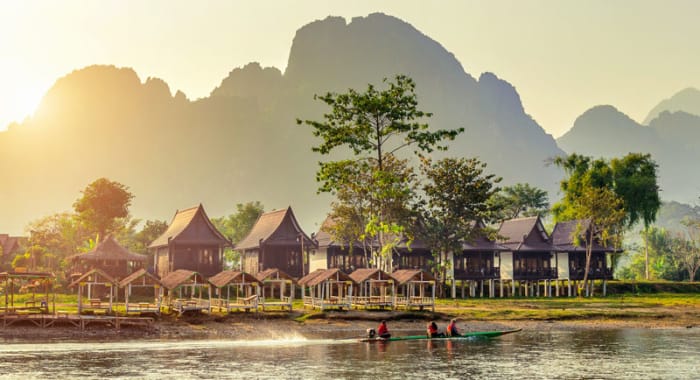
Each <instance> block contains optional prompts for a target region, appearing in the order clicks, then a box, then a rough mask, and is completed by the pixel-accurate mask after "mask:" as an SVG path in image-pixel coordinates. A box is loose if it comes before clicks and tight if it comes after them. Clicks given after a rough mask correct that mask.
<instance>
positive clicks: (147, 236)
mask: <svg viewBox="0 0 700 380" xmlns="http://www.w3.org/2000/svg"><path fill="white" fill-rule="evenodd" d="M167 229H168V223H167V222H166V221H164V220H147V221H146V222H144V224H143V227H142V228H141V231H139V232H137V233H136V234H135V235H134V238H133V244H132V245H131V249H132V250H133V251H134V252H137V253H141V254H147V253H148V246H149V245H150V244H151V243H152V242H153V241H154V240H156V239H157V238H158V237H160V235H162V234H163V233H164V232H165V230H167Z"/></svg>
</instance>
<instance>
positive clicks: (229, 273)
mask: <svg viewBox="0 0 700 380" xmlns="http://www.w3.org/2000/svg"><path fill="white" fill-rule="evenodd" d="M209 283H210V284H212V285H214V286H215V287H217V288H223V287H224V286H226V285H230V284H243V283H245V284H251V283H256V284H260V285H262V282H260V281H259V280H258V279H257V278H255V276H253V275H252V274H250V273H246V272H239V271H235V270H225V271H223V272H221V273H218V274H216V275H214V277H211V278H209Z"/></svg>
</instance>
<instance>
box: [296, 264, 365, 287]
mask: <svg viewBox="0 0 700 380" xmlns="http://www.w3.org/2000/svg"><path fill="white" fill-rule="evenodd" d="M330 279H334V280H336V281H350V282H352V283H355V281H354V280H353V279H352V278H351V277H350V276H348V275H347V274H346V273H345V272H343V271H341V270H340V269H338V268H331V269H316V270H315V271H313V272H311V273H309V274H307V275H306V276H304V277H302V278H301V279H300V280H299V281H298V284H299V285H302V286H316V285H318V284H320V283H322V282H324V281H326V280H330Z"/></svg>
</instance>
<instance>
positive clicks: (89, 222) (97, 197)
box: [73, 178, 134, 238]
mask: <svg viewBox="0 0 700 380" xmlns="http://www.w3.org/2000/svg"><path fill="white" fill-rule="evenodd" d="M82 193H83V196H82V197H80V198H79V199H78V200H76V201H75V203H74V204H73V208H74V209H75V212H76V213H77V214H78V217H79V218H80V220H81V221H82V222H83V223H85V225H86V226H87V227H88V228H89V229H90V230H91V231H94V232H96V233H97V236H98V237H99V238H102V237H104V236H105V235H106V234H108V233H110V232H112V231H113V230H115V229H116V228H117V227H118V226H119V224H120V223H121V224H123V223H124V221H126V220H127V219H128V216H129V206H131V200H132V199H133V198H134V195H133V194H132V193H130V192H129V188H128V187H127V186H124V185H122V184H121V183H119V182H115V181H110V180H108V179H107V178H100V179H98V180H96V181H94V182H92V183H91V184H89V185H88V186H87V187H86V188H85V190H83V191H82Z"/></svg>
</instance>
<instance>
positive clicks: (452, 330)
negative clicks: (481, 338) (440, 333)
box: [446, 319, 461, 336]
mask: <svg viewBox="0 0 700 380" xmlns="http://www.w3.org/2000/svg"><path fill="white" fill-rule="evenodd" d="M446 332H447V336H461V334H460V333H459V330H457V320H456V319H453V320H451V321H450V324H449V325H447V331H446Z"/></svg>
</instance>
